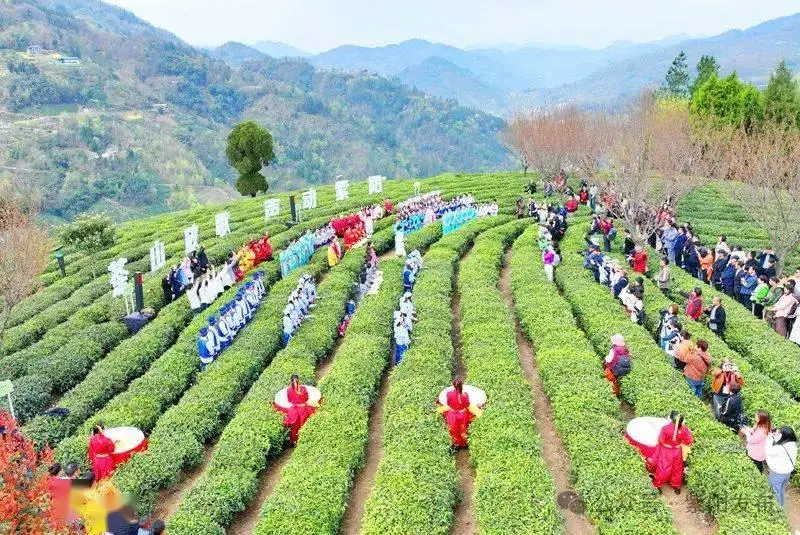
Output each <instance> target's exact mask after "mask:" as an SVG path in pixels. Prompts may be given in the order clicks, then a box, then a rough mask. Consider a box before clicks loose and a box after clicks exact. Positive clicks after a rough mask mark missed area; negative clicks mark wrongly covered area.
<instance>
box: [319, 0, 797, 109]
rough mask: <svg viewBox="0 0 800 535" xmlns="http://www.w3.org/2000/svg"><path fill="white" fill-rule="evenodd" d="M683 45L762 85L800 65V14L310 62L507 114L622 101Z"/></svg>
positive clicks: (414, 46)
mask: <svg viewBox="0 0 800 535" xmlns="http://www.w3.org/2000/svg"><path fill="white" fill-rule="evenodd" d="M681 50H684V51H685V52H686V54H687V57H688V59H689V62H690V66H693V65H694V63H695V62H696V61H697V60H698V59H699V58H700V56H702V55H703V54H713V55H714V56H716V58H717V61H718V62H719V64H720V65H721V66H722V71H723V73H727V72H732V71H734V70H735V71H736V72H737V73H738V74H739V75H740V76H741V77H743V78H744V79H745V80H747V81H750V82H753V83H756V84H757V85H763V84H765V83H766V80H767V79H768V77H769V73H770V71H771V70H772V69H774V68H775V66H776V65H777V63H778V62H779V61H780V60H781V59H786V60H787V62H788V64H789V66H790V67H791V68H795V69H797V68H798V67H800V13H798V14H795V15H790V16H787V17H782V18H778V19H774V20H770V21H767V22H764V23H762V24H758V25H756V26H753V27H751V28H747V29H745V30H731V31H728V32H725V33H723V34H720V35H716V36H712V37H703V38H691V37H689V36H688V35H685V34H681V35H675V36H670V37H667V38H664V39H661V40H658V41H652V42H647V43H633V42H631V41H617V42H615V43H613V44H611V45H610V46H607V47H605V48H602V49H599V50H594V49H588V48H583V47H579V46H568V45H547V44H542V43H529V44H527V45H524V46H512V45H503V44H501V45H494V46H489V47H470V48H469V49H460V48H456V47H453V46H449V45H444V44H438V43H431V42H428V41H424V40H420V39H412V40H409V41H404V42H402V43H398V44H393V45H388V46H382V47H374V48H370V47H360V46H353V45H345V46H340V47H337V48H334V49H332V50H329V51H327V52H324V53H321V54H317V55H314V56H310V57H308V58H307V59H308V61H309V62H310V63H311V64H313V65H315V66H316V67H318V68H323V69H333V70H337V71H345V72H360V71H362V70H364V71H368V72H374V73H378V74H380V75H383V76H394V77H397V78H398V79H399V80H400V81H402V82H403V83H405V84H407V85H409V86H413V87H417V88H419V89H422V90H423V91H425V92H427V93H430V94H432V95H435V96H438V97H442V98H452V99H456V100H458V101H459V102H461V103H463V104H466V105H469V106H474V107H476V108H479V109H482V110H485V111H489V112H492V113H495V114H499V115H505V114H506V113H508V112H509V111H512V110H514V109H515V108H519V107H529V106H538V105H541V104H557V103H564V102H570V103H576V104H580V105H587V106H593V105H609V104H614V103H617V102H620V101H621V100H623V99H625V98H627V97H629V96H631V95H633V94H635V93H637V92H639V91H641V90H642V89H644V88H648V87H652V86H656V85H658V84H659V83H660V82H661V80H662V79H663V77H664V74H665V73H666V71H667V69H668V68H669V65H670V63H671V62H672V60H673V58H674V57H675V56H676V55H677V54H678V53H679V52H680V51H681Z"/></svg>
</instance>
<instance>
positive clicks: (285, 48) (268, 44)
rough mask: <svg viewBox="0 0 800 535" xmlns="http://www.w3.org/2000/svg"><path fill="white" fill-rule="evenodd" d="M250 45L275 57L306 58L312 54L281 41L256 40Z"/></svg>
mask: <svg viewBox="0 0 800 535" xmlns="http://www.w3.org/2000/svg"><path fill="white" fill-rule="evenodd" d="M250 46H251V48H255V49H256V50H258V51H259V52H261V53H262V54H266V55H268V56H272V57H273V58H306V57H308V56H310V55H311V54H309V53H308V52H305V51H304V50H300V49H299V48H296V47H293V46H292V45H289V44H286V43H282V42H280V41H256V42H255V43H253V44H252V45H250Z"/></svg>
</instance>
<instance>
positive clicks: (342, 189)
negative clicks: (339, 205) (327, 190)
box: [334, 180, 350, 201]
mask: <svg viewBox="0 0 800 535" xmlns="http://www.w3.org/2000/svg"><path fill="white" fill-rule="evenodd" d="M334 187H335V189H336V200H337V201H344V200H345V199H348V198H349V197H350V181H349V180H337V181H336V184H334Z"/></svg>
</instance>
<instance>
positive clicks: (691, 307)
mask: <svg viewBox="0 0 800 535" xmlns="http://www.w3.org/2000/svg"><path fill="white" fill-rule="evenodd" d="M686 315H687V316H689V317H690V318H692V319H693V320H695V321H697V320H699V319H700V316H702V315H703V290H701V289H700V288H695V289H694V290H692V293H690V294H689V301H688V302H687V303H686Z"/></svg>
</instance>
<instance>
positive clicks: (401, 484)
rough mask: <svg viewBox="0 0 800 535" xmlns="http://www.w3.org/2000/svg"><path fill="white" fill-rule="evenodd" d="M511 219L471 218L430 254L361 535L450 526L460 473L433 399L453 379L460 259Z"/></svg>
mask: <svg viewBox="0 0 800 535" xmlns="http://www.w3.org/2000/svg"><path fill="white" fill-rule="evenodd" d="M508 220H509V218H507V217H504V216H499V217H496V218H486V219H478V220H476V221H473V222H471V223H469V224H467V225H466V226H464V227H463V228H462V229H460V230H458V231H457V232H454V233H453V234H450V235H448V236H446V237H444V238H442V239H441V240H439V241H438V242H437V243H436V245H434V246H433V247H431V249H430V250H429V251H428V253H427V254H426V255H425V264H424V266H423V268H422V270H421V271H420V274H419V278H418V279H417V282H416V284H415V286H414V303H415V304H416V307H417V316H418V317H419V320H418V321H417V323H416V324H415V326H414V332H413V333H412V344H411V347H410V348H409V350H408V351H407V352H406V354H405V355H404V356H403V362H402V363H401V364H400V365H399V366H396V367H395V368H394V369H393V370H392V372H391V375H390V378H389V393H388V395H387V398H386V405H385V417H384V439H383V440H384V444H383V457H382V458H381V462H380V464H379V465H378V471H377V474H376V476H375V486H374V487H373V489H372V492H371V493H370V496H369V499H368V500H367V503H366V506H365V511H364V519H363V524H362V533H365V534H379V533H391V534H400V533H430V534H444V533H447V532H448V530H449V528H450V523H451V522H452V517H453V506H454V505H455V503H456V501H457V499H458V491H457V475H456V469H455V463H454V461H453V457H452V455H451V454H450V437H449V435H448V434H447V430H446V428H445V426H444V424H443V423H442V418H441V417H440V416H439V415H438V414H437V412H436V398H437V396H438V395H439V392H440V391H441V390H442V388H444V387H445V386H447V385H448V384H449V383H450V380H451V379H452V370H453V343H452V339H451V329H452V319H453V316H452V311H451V309H450V300H451V296H452V292H453V282H454V279H455V269H456V262H458V259H459V258H461V256H462V255H463V254H464V253H465V252H466V250H467V249H468V248H469V246H470V245H471V244H472V242H473V240H474V239H475V237H476V236H477V235H478V234H480V233H481V232H484V231H486V230H488V229H489V228H492V227H494V226H496V225H498V224H500V223H505V222H507V221H508ZM412 236H413V235H412Z"/></svg>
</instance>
